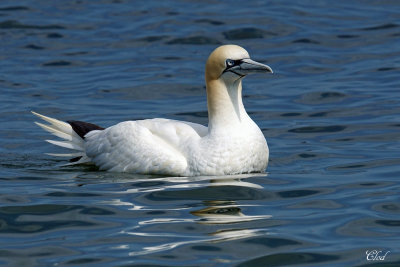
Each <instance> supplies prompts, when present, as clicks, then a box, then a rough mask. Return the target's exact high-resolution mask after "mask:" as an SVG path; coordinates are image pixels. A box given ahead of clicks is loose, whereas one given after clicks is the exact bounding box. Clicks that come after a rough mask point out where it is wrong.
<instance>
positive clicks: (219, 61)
mask: <svg viewBox="0 0 400 267" xmlns="http://www.w3.org/2000/svg"><path fill="white" fill-rule="evenodd" d="M250 73H272V69H271V68H270V67H269V66H267V65H264V64H262V63H259V62H256V61H254V60H252V59H250V56H249V53H248V52H247V51H246V50H245V49H244V48H242V47H240V46H237V45H222V46H220V47H218V48H216V49H215V50H214V51H213V52H212V53H211V54H210V56H209V57H208V60H207V63H206V80H207V81H212V80H218V79H223V80H225V81H232V82H234V81H236V80H238V79H241V78H243V77H245V76H246V75H247V74H250Z"/></svg>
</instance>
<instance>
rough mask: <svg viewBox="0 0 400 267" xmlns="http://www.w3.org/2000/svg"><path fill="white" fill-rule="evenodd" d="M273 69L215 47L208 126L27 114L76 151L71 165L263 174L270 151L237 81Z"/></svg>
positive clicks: (232, 48)
mask: <svg viewBox="0 0 400 267" xmlns="http://www.w3.org/2000/svg"><path fill="white" fill-rule="evenodd" d="M257 72H258V73H260V72H261V73H263V72H264V73H272V69H271V68H270V67H269V66H267V65H264V64H261V63H258V62H256V61H253V60H251V59H250V56H249V54H248V52H247V51H246V50H245V49H243V48H242V47H240V46H237V45H223V46H220V47H218V48H216V49H215V50H214V51H213V52H212V53H211V55H210V56H209V58H208V60H207V63H206V73H205V79H206V85H207V86H206V88H207V90H206V91H207V104H208V117H209V123H208V127H205V126H203V125H200V124H196V123H192V122H186V121H177V120H170V119H160V118H156V119H147V120H137V121H125V122H121V123H118V124H116V125H114V126H111V127H109V128H106V129H104V128H101V127H99V126H97V125H94V124H91V123H85V122H80V121H68V122H62V121H59V120H56V119H53V118H49V117H46V116H43V115H40V114H38V113H35V112H33V111H32V113H33V114H35V115H37V116H38V117H40V118H41V119H43V120H45V121H47V122H49V123H50V124H49V125H48V124H42V123H38V122H35V123H36V124H37V125H39V126H40V127H42V128H43V129H44V130H46V131H49V132H50V133H52V134H54V135H56V136H58V137H60V138H62V139H64V140H65V141H54V140H46V141H48V142H50V143H52V144H54V145H58V146H61V147H65V148H69V149H72V150H76V151H77V152H76V153H68V154H50V155H53V156H64V157H74V158H73V159H71V160H70V161H71V163H70V164H80V163H89V162H90V163H94V164H95V165H97V166H98V167H99V169H100V170H107V171H112V172H132V173H140V174H162V175H170V176H199V175H231V174H241V173H252V172H264V171H265V170H266V168H267V165H268V158H269V150H268V145H267V141H266V140H265V137H264V135H263V133H262V132H261V130H260V128H259V127H258V126H257V125H256V123H255V122H254V121H253V120H252V119H251V118H250V117H249V115H248V114H247V112H246V110H245V108H244V106H243V102H242V80H243V78H244V77H245V76H246V75H247V74H250V73H257Z"/></svg>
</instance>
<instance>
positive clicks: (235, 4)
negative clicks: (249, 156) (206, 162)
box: [0, 0, 400, 266]
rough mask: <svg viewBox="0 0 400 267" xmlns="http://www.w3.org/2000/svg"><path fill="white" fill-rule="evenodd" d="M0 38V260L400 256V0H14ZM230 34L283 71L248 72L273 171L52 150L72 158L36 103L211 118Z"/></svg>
mask: <svg viewBox="0 0 400 267" xmlns="http://www.w3.org/2000/svg"><path fill="white" fill-rule="evenodd" d="M0 40H1V44H0V92H1V97H0V107H1V109H0V123H1V125H2V127H1V128H0V157H1V162H0V185H1V187H0V265H2V264H3V265H8V266H68V265H73V266H85V265H86V266H132V265H140V264H146V265H148V266H160V265H163V266H189V265H190V266H375V265H379V264H380V265H382V266H400V216H399V215H400V202H399V191H400V182H399V176H400V142H399V139H400V138H399V137H400V120H399V118H400V116H399V114H400V79H399V77H400V76H399V71H400V2H399V1H397V0H392V1H391V0H386V1H375V0H365V1H344V0H339V1H248V2H246V3H245V1H212V0H210V1H178V0H171V1H162V2H161V1H123V0H115V1H111V0H102V1H85V0H83V1H23V0H20V1H11V0H9V1H7V0H6V1H1V2H0ZM225 43H234V44H238V45H241V46H243V47H245V48H246V49H247V50H248V51H249V52H250V55H251V56H252V58H253V59H255V60H258V61H261V62H263V63H266V64H268V65H270V66H271V67H272V68H273V70H274V72H275V73H274V75H268V76H262V75H254V76H251V77H247V78H246V79H245V80H244V102H245V106H246V108H247V110H248V112H249V114H250V115H251V116H252V118H253V119H254V120H255V121H256V122H257V123H258V125H259V126H260V128H261V129H262V131H263V133H264V134H265V136H266V138H267V140H268V143H269V147H270V158H271V161H270V164H269V167H268V170H267V174H266V175H261V174H260V175H255V176H251V177H240V176H239V177H194V178H171V177H157V176H152V177H148V176H138V175H135V174H116V173H107V172H100V171H96V170H94V169H92V168H89V167H85V166H75V167H60V165H62V164H63V163H65V162H64V161H62V160H60V159H55V158H53V157H51V156H47V155H46V154H44V153H46V152H53V153H54V152H61V151H63V152H64V150H62V149H58V148H55V147H54V146H52V145H50V144H47V143H46V142H44V141H43V140H44V139H48V138H49V137H50V136H49V135H48V134H47V133H45V132H43V131H42V130H41V129H40V128H38V127H37V126H36V125H34V124H33V121H34V120H35V118H34V117H33V116H32V114H30V110H35V111H37V112H39V113H42V114H46V115H48V116H51V117H56V118H58V119H62V120H83V121H88V122H92V123H96V124H98V125H101V126H104V127H106V126H111V125H113V124H114V123H117V122H119V121H123V120H128V119H143V118H152V117H166V118H171V119H179V120H190V121H193V122H197V123H202V124H207V106H206V98H205V89H204V81H203V77H204V64H205V60H206V58H207V57H208V55H209V53H210V52H211V51H212V50H213V49H214V48H215V47H217V46H218V45H219V44H225ZM373 250H377V251H378V252H379V251H381V254H380V255H383V254H385V253H386V257H385V258H383V259H382V258H381V260H378V259H379V258H377V257H372V258H371V257H367V254H366V252H367V251H368V252H370V251H373ZM373 259H375V260H373ZM383 264H386V265H383ZM390 264H391V265H390Z"/></svg>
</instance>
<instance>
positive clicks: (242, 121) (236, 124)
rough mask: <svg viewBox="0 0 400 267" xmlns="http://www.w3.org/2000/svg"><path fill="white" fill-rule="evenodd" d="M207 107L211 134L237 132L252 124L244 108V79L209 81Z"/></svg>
mask: <svg viewBox="0 0 400 267" xmlns="http://www.w3.org/2000/svg"><path fill="white" fill-rule="evenodd" d="M207 105H208V119H209V123H208V131H209V134H224V133H227V132H230V131H237V129H240V128H243V127H246V126H247V125H248V124H249V123H251V122H252V121H251V119H250V117H249V115H248V114H247V112H246V110H245V109H244V106H243V101H242V79H238V80H236V81H235V82H233V83H229V82H225V81H224V80H222V79H218V80H211V81H207Z"/></svg>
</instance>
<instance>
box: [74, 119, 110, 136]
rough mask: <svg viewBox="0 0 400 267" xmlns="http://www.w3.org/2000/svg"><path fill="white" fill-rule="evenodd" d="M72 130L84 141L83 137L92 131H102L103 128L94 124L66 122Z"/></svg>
mask: <svg viewBox="0 0 400 267" xmlns="http://www.w3.org/2000/svg"><path fill="white" fill-rule="evenodd" d="M67 122H68V123H69V124H70V125H71V127H72V129H73V130H74V131H75V132H76V133H77V134H78V135H79V136H80V137H81V138H82V139H85V135H86V134H87V133H88V132H90V131H93V130H104V128H103V127H100V126H98V125H96V124H93V123H89V122H83V121H67Z"/></svg>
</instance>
